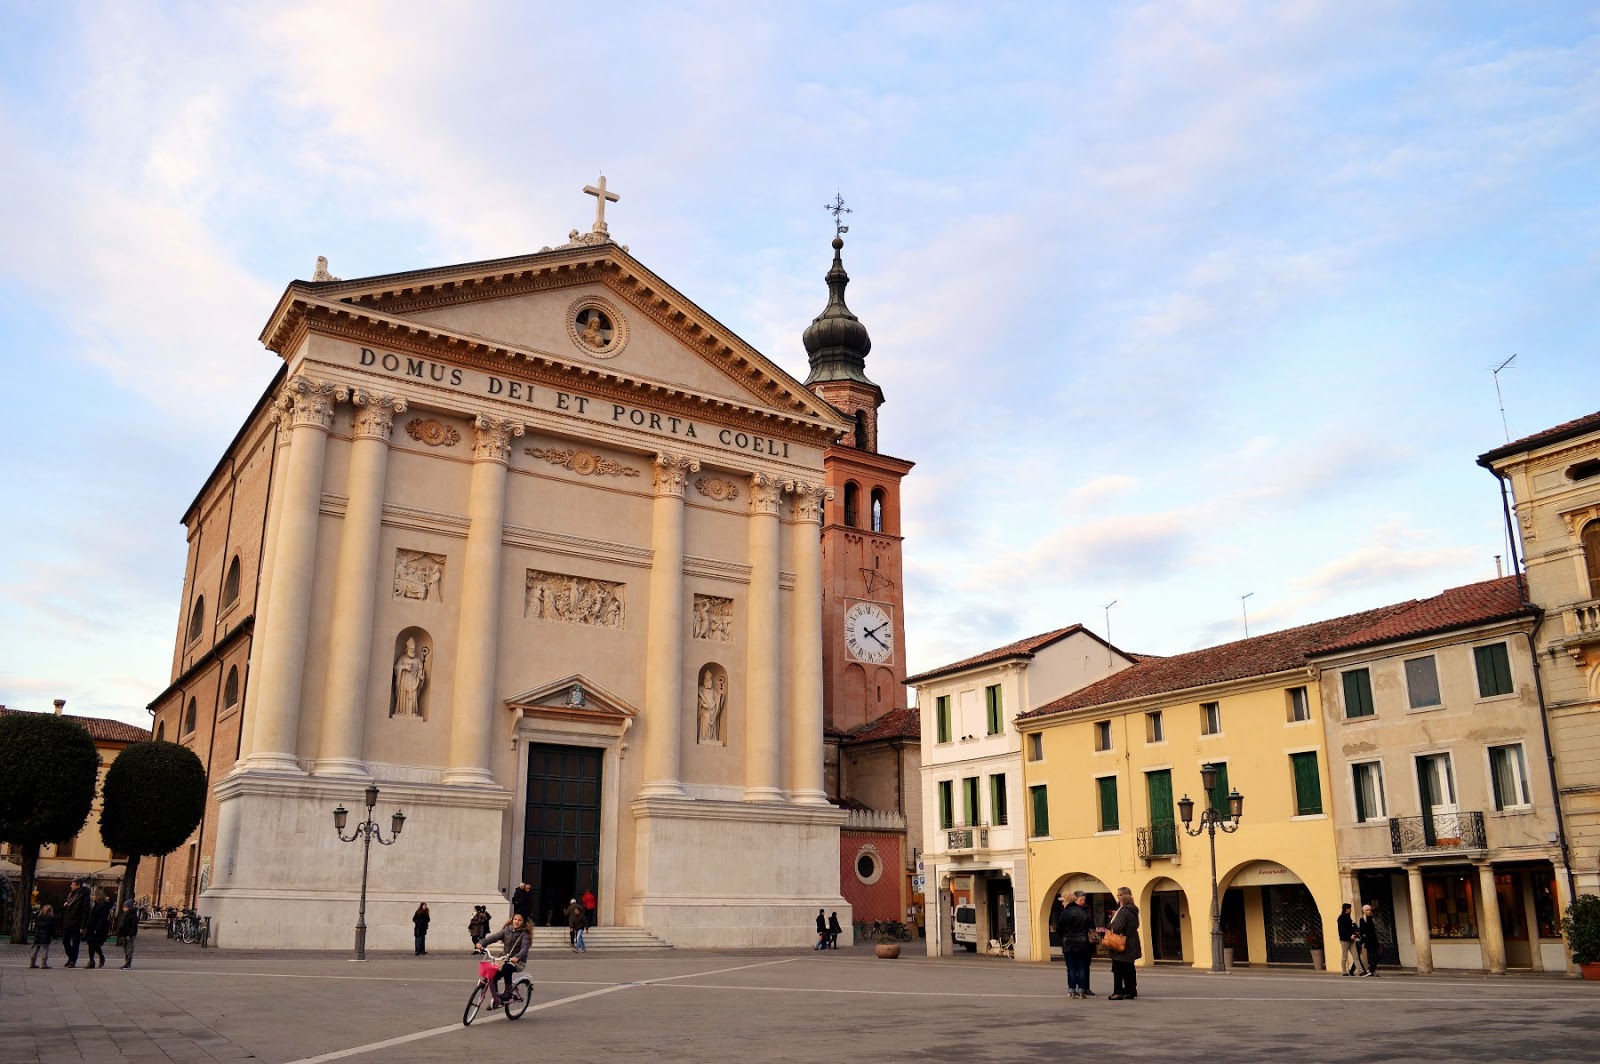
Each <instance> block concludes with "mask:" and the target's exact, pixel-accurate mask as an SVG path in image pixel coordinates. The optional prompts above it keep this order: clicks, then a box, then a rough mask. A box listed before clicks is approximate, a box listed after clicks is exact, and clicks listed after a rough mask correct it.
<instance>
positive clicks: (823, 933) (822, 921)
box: [811, 909, 828, 949]
mask: <svg viewBox="0 0 1600 1064" xmlns="http://www.w3.org/2000/svg"><path fill="white" fill-rule="evenodd" d="M811 948H812V949H827V948H828V917H827V916H826V915H825V914H824V912H823V910H821V909H818V910H817V944H816V945H815V946H812V947H811Z"/></svg>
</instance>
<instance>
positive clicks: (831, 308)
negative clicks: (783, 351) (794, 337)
mask: <svg viewBox="0 0 1600 1064" xmlns="http://www.w3.org/2000/svg"><path fill="white" fill-rule="evenodd" d="M843 247H844V241H843V240H842V239H840V238H839V237H837V236H835V237H834V238H833V267H832V268H831V269H830V270H828V275H827V277H826V280H827V282H828V305H827V306H826V307H824V308H823V311H822V313H821V314H818V315H817V316H816V317H815V318H813V319H812V321H811V324H810V325H808V326H806V331H805V333H804V334H803V335H802V337H801V339H802V340H803V341H804V343H805V345H806V357H807V358H808V359H809V360H810V362H811V373H810V375H809V376H807V377H806V387H808V388H814V387H815V386H816V385H818V384H827V383H829V382H832V381H851V382H854V383H856V384H864V385H866V386H868V387H869V388H872V389H874V390H877V389H878V386H877V385H876V384H874V383H873V382H872V380H871V379H870V378H868V377H867V352H869V351H871V350H872V337H870V336H868V335H867V327H866V326H865V325H863V324H861V319H860V318H858V317H856V316H855V315H854V314H852V313H851V312H850V308H849V307H847V306H845V304H844V289H845V286H846V285H847V284H849V283H850V275H849V274H847V273H845V272H844V262H843V261H842V260H841V258H840V256H839V252H840V250H841V249H842V248H843ZM878 394H879V395H880V396H881V395H882V392H881V391H880V392H879V393H878ZM879 401H880V402H881V401H882V399H881V398H880V399H879Z"/></svg>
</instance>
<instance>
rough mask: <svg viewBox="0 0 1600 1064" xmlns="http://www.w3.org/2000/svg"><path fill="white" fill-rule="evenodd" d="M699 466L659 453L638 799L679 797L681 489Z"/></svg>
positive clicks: (683, 620) (682, 615)
mask: <svg viewBox="0 0 1600 1064" xmlns="http://www.w3.org/2000/svg"><path fill="white" fill-rule="evenodd" d="M699 468H700V463H699V462H698V461H697V460H695V459H693V458H687V457H684V456H682V455H671V454H658V455H656V461H655V492H656V497H655V503H654V505H653V507H652V509H651V515H650V546H651V548H652V549H653V551H654V554H655V557H654V560H653V561H652V562H651V566H650V606H649V621H648V624H649V629H648V635H647V637H646V640H645V675H644V785H643V786H642V787H640V788H639V796H640V797H641V798H683V797H685V794H684V791H683V783H682V781H681V780H680V779H679V774H680V773H681V772H682V764H683V719H684V706H683V629H684V624H685V623H686V617H685V613H686V609H685V607H686V605H687V604H686V603H685V602H684V600H683V489H684V485H685V484H687V483H688V480H689V474H690V473H692V472H694V471H695V470H697V469H699Z"/></svg>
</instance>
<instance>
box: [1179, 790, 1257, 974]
mask: <svg viewBox="0 0 1600 1064" xmlns="http://www.w3.org/2000/svg"><path fill="white" fill-rule="evenodd" d="M1200 784H1201V786H1202V787H1204V788H1205V792H1206V807H1205V809H1204V811H1202V812H1201V814H1200V825H1199V826H1198V827H1194V828H1191V827H1190V826H1189V824H1190V822H1191V821H1192V820H1194V799H1193V798H1190V797H1189V796H1188V795H1187V794H1185V795H1184V796H1183V798H1182V800H1181V801H1179V802H1178V815H1179V816H1181V817H1182V818H1183V830H1184V831H1185V832H1187V833H1188V834H1190V835H1198V834H1200V833H1201V832H1202V831H1203V832H1205V833H1206V834H1207V835H1208V836H1209V837H1210V842H1211V970H1212V971H1213V972H1225V971H1227V970H1228V968H1227V965H1225V964H1223V963H1222V900H1221V899H1220V898H1219V897H1218V896H1217V832H1218V831H1219V830H1221V831H1224V832H1227V833H1229V834H1232V833H1233V832H1235V831H1238V830H1239V818H1240V817H1242V816H1244V795H1242V794H1240V793H1239V789H1238V788H1237V787H1235V788H1234V789H1233V791H1232V792H1230V793H1229V795H1228V808H1227V809H1225V810H1223V809H1218V808H1217V806H1216V802H1215V801H1213V800H1212V795H1214V794H1215V793H1216V788H1217V767H1216V766H1215V765H1207V766H1205V767H1204V768H1202V769H1201V770H1200Z"/></svg>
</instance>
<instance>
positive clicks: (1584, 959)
mask: <svg viewBox="0 0 1600 1064" xmlns="http://www.w3.org/2000/svg"><path fill="white" fill-rule="evenodd" d="M1561 933H1562V934H1563V935H1566V936H1567V948H1568V949H1569V950H1571V951H1572V961H1573V963H1574V964H1576V965H1577V966H1578V967H1579V968H1580V969H1582V971H1583V977H1584V978H1585V979H1595V980H1600V897H1596V896H1595V895H1593V894H1584V895H1582V896H1580V897H1579V898H1578V900H1577V901H1575V902H1573V903H1572V904H1571V905H1569V906H1567V915H1566V916H1564V917H1562V918H1561Z"/></svg>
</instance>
